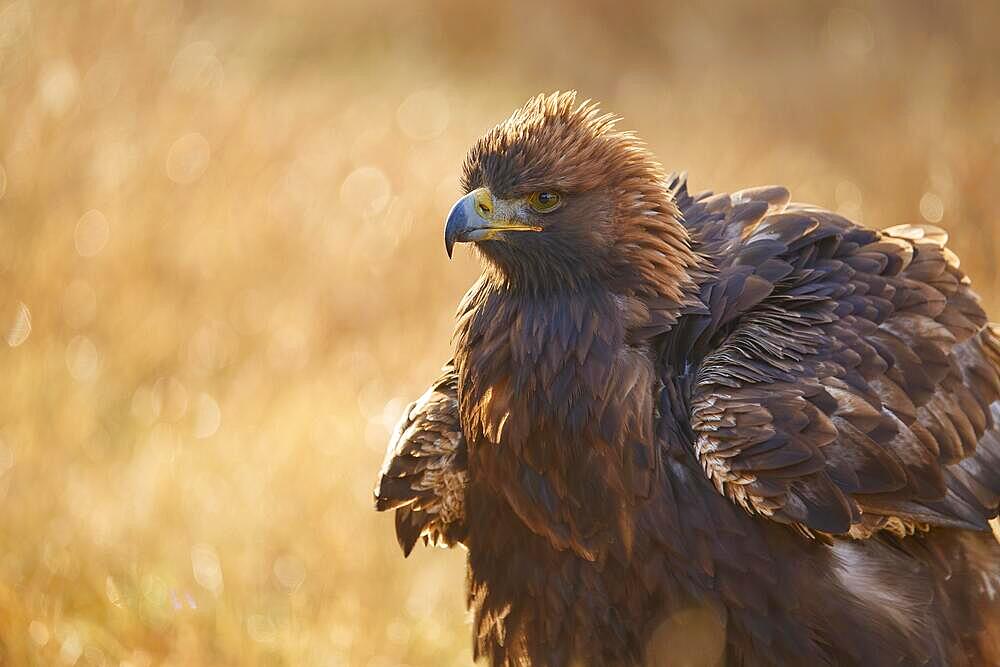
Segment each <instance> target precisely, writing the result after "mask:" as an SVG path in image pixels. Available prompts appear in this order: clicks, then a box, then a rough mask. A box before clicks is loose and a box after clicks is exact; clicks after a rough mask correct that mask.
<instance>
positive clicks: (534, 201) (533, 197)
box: [528, 190, 562, 213]
mask: <svg viewBox="0 0 1000 667" xmlns="http://www.w3.org/2000/svg"><path fill="white" fill-rule="evenodd" d="M561 203H562V197H560V196H559V193H558V192H553V191H552V190H540V191H538V192H532V193H531V194H530V195H529V196H528V206H530V207H531V208H532V209H534V210H535V211H537V212H538V213H549V212H551V211H554V210H556V209H557V208H559V204H561Z"/></svg>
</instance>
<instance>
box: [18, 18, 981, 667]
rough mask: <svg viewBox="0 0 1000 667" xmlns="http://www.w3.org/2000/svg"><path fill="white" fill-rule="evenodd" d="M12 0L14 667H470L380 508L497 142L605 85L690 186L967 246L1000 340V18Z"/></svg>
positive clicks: (464, 260) (467, 268) (424, 559)
mask: <svg viewBox="0 0 1000 667" xmlns="http://www.w3.org/2000/svg"><path fill="white" fill-rule="evenodd" d="M471 5H472V3H469V2H465V1H459V0H432V1H427V2H413V3H396V2H389V1H388V0H379V1H376V2H360V1H359V2H348V3H342V2H321V1H319V0H306V1H302V2H290V3H288V2H285V3H278V2H275V3H266V2H261V1H253V0H251V1H242V2H237V1H235V0H229V1H223V2H207V1H194V0H186V1H184V2H180V1H177V0H88V1H81V2H56V1H52V0H50V1H47V2H45V1H39V2H29V1H26V0H18V1H17V2H13V3H11V2H9V1H7V0H0V378H2V381H0V502H2V507H3V510H2V511H0V664H5V665H6V664H9V665H28V664H45V665H49V664H52V665H59V664H62V665H73V664H79V665H119V666H121V667H125V666H133V667H145V666H149V665H161V664H164V665H250V664H262V665H314V664H315V665H328V666H336V665H352V666H353V665H359V666H362V667H386V666H394V665H410V666H422V665H435V666H437V665H445V666H447V665H467V664H469V663H470V660H471V654H470V650H469V646H470V639H469V635H470V629H469V626H468V624H467V622H466V616H465V611H464V591H463V586H464V583H463V582H464V564H463V556H462V554H461V553H460V552H454V553H452V552H445V551H439V550H427V549H421V548H418V550H417V551H416V552H415V554H414V555H413V556H411V557H410V558H409V559H408V560H404V559H403V558H402V555H401V554H400V552H399V550H398V548H397V546H396V543H395V539H394V536H393V528H392V519H391V516H386V515H377V514H375V513H374V512H373V511H372V496H371V489H372V485H373V482H374V480H375V474H376V471H377V469H378V466H379V464H380V462H381V457H382V452H383V450H384V446H385V442H386V439H387V437H388V435H389V431H390V429H391V428H392V426H393V424H394V422H395V420H396V419H397V417H398V416H399V413H400V411H401V409H402V408H403V406H404V405H405V404H406V402H408V401H409V400H410V399H412V398H413V397H415V396H416V395H418V394H419V393H421V392H422V391H423V389H424V387H425V386H426V384H427V383H428V382H429V381H430V380H431V379H432V378H433V377H434V375H435V373H436V372H437V370H438V367H439V365H440V364H441V362H443V361H444V360H446V359H447V358H448V355H449V337H450V333H451V321H452V315H453V312H454V307H455V305H456V303H457V301H458V299H459V298H460V296H461V294H462V293H463V292H464V290H465V289H466V287H467V286H468V285H469V284H470V283H471V281H472V280H473V278H474V276H475V274H476V272H477V266H476V264H475V262H474V260H473V259H472V258H471V257H470V256H469V254H468V252H467V251H466V250H464V249H463V250H460V251H459V253H458V258H457V259H456V261H453V262H448V261H447V259H446V257H445V254H444V249H443V247H442V224H443V220H444V217H445V215H446V212H447V210H448V208H449V207H450V205H451V203H452V202H453V201H454V199H455V198H456V197H457V196H458V195H459V194H460V193H459V190H458V175H459V170H460V167H461V161H462V159H463V157H464V152H465V150H466V148H467V147H468V146H469V144H470V143H471V142H472V141H473V140H474V139H475V137H476V136H477V135H479V134H480V133H481V132H483V131H484V130H486V129H487V128H488V127H490V126H491V125H492V124H494V123H496V122H497V121H499V120H501V119H502V118H504V117H505V116H506V115H507V114H508V113H509V112H510V111H511V110H512V109H513V108H514V107H515V106H517V105H520V104H521V103H522V102H523V101H524V100H525V99H526V98H527V97H529V96H531V95H533V94H535V93H537V92H540V91H551V90H555V89H562V90H566V89H570V88H576V89H578V90H579V91H580V93H581V96H583V97H593V98H595V99H599V100H601V101H602V102H603V103H604V106H605V108H606V109H607V110H612V111H615V112H618V113H620V114H622V115H623V116H624V117H625V122H624V126H625V127H628V128H634V129H636V130H638V131H639V133H640V135H641V136H643V137H644V138H645V139H646V140H647V141H648V142H649V143H650V144H651V146H652V148H653V149H654V151H655V152H656V153H657V154H658V155H659V156H660V158H661V159H662V160H663V162H664V164H665V165H666V166H667V168H668V169H684V170H687V171H688V172H689V173H690V181H691V186H692V188H693V189H695V190H701V189H712V190H716V191H725V190H732V189H737V188H741V187H746V186H752V185H760V184H767V183H781V184H784V185H787V186H789V187H790V188H791V189H792V192H793V196H794V198H795V199H798V200H808V201H811V202H813V203H816V204H820V205H823V206H827V207H831V208H833V209H836V210H838V211H841V212H842V213H844V214H846V215H848V216H850V217H853V218H855V219H857V220H860V221H863V222H864V223H867V224H870V225H873V226H888V225H894V224H898V223H904V222H920V221H929V222H933V223H936V224H939V225H941V226H943V227H945V228H946V229H948V230H949V231H950V232H951V236H952V247H953V248H954V249H955V250H956V251H957V252H958V254H959V255H960V256H961V257H962V259H963V262H964V266H965V267H966V269H967V270H968V271H969V273H970V274H971V275H972V276H973V278H974V281H975V284H976V285H977V286H978V288H979V291H980V293H981V294H982V295H983V297H984V300H985V302H986V304H987V305H988V307H989V310H990V312H991V313H992V314H993V315H994V317H998V318H1000V276H998V270H997V262H996V260H995V257H996V253H997V250H998V239H997V231H998V230H1000V214H998V210H997V206H996V204H995V202H996V197H997V194H998V184H1000V68H998V66H997V65H998V63H1000V40H997V38H996V28H997V26H998V25H1000V4H997V3H995V2H987V1H983V2H980V3H975V2H948V3H945V2H911V1H897V2H870V3H869V2H845V3H844V4H826V3H820V2H814V3H801V2H797V1H792V0H788V1H781V0H776V1H772V2H766V3H761V2H697V3H695V2H678V3H672V4H669V5H667V4H665V3H663V4H661V3H659V2H639V3H633V4H625V3H602V2H594V3H583V4H581V3H578V2H568V1H566V2H555V3H551V4H547V3H537V2H534V3H517V2H513V3H489V4H482V5H478V6H471Z"/></svg>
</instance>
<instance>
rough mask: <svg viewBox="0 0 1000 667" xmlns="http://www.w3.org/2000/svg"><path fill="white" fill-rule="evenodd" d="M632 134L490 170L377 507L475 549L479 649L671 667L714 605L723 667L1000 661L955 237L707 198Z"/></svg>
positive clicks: (757, 197)
mask: <svg viewBox="0 0 1000 667" xmlns="http://www.w3.org/2000/svg"><path fill="white" fill-rule="evenodd" d="M614 123H615V119H614V118H613V117H611V116H602V115H600V114H599V113H598V112H597V110H596V108H595V107H594V106H593V105H589V104H587V103H584V104H582V105H578V104H576V102H575V99H574V96H573V95H572V94H569V95H553V96H549V97H537V98H535V99H533V100H531V101H530V102H528V104H527V105H525V107H523V108H522V109H520V110H518V111H517V112H515V113H514V115H512V116H511V117H510V118H509V119H508V120H506V121H504V122H503V123H501V124H500V125H498V126H497V127H496V128H494V129H493V130H492V131H490V132H489V133H488V134H487V135H486V136H485V137H484V138H483V139H481V140H480V141H479V142H478V143H477V144H476V146H474V147H473V149H472V151H471V152H470V154H469V158H468V160H467V162H466V165H465V178H464V183H463V184H464V187H465V189H466V191H467V192H469V193H470V194H468V195H467V196H466V197H465V198H463V200H461V201H460V202H459V204H457V205H456V207H455V209H454V210H453V212H452V214H451V216H450V218H449V222H448V228H447V244H448V249H449V252H450V250H451V245H452V244H453V243H454V242H461V241H473V242H475V243H476V246H475V247H476V249H477V251H478V253H479V254H480V255H481V257H482V259H483V264H484V271H483V275H482V277H481V278H480V280H479V281H478V282H477V283H476V284H475V285H474V286H473V287H472V288H471V289H470V290H469V292H468V294H467V295H466V297H465V299H464V300H463V302H462V304H461V306H460V307H459V314H458V321H457V324H456V336H455V359H454V365H453V366H448V367H446V369H445V376H444V377H443V378H442V379H441V380H440V381H439V382H438V383H436V384H435V386H434V387H432V389H431V390H430V392H429V393H428V395H427V396H425V398H424V399H421V401H418V402H417V403H416V404H414V405H413V406H411V407H410V408H409V409H408V410H407V414H406V415H405V416H404V421H403V422H402V424H401V428H400V430H399V431H398V432H397V434H396V436H395V437H394V439H393V442H392V443H391V444H390V449H389V452H388V453H387V457H386V463H385V465H384V466H383V471H382V476H381V479H380V484H379V488H378V489H377V497H378V500H377V504H378V508H379V509H392V508H396V510H397V535H398V536H399V538H400V544H401V545H402V546H403V548H404V551H406V552H407V553H408V552H409V549H410V548H411V547H412V545H413V543H414V542H415V541H416V540H417V539H418V538H419V537H420V536H424V537H425V539H426V540H427V541H433V542H436V543H442V544H445V545H451V544H453V543H456V542H461V543H462V544H463V545H464V546H465V547H466V548H467V549H468V555H469V568H468V569H469V605H470V608H471V609H472V610H473V612H474V615H475V620H474V638H475V652H476V655H477V656H479V657H484V658H486V659H487V660H488V662H489V663H490V664H492V665H570V664H588V665H637V664H646V663H650V664H652V663H656V664H659V662H658V661H661V660H663V659H664V656H666V660H668V661H669V660H670V656H687V655H688V654H689V653H690V651H686V650H685V646H684V641H685V639H684V636H685V633H684V632H681V633H677V632H672V631H670V628H675V627H676V623H675V622H676V619H678V618H680V617H682V616H684V615H685V614H687V615H688V616H686V617H691V616H690V613H691V612H692V610H695V611H696V612H697V614H696V615H695V616H694V617H697V618H700V619H704V618H707V619H709V621H710V622H709V623H708V625H717V626H718V627H719V628H721V630H720V631H719V633H718V634H719V636H720V637H721V638H722V639H720V642H721V646H720V647H719V651H718V652H717V653H716V654H711V652H709V653H707V654H704V656H703V657H705V656H710V657H705V659H706V661H707V662H706V663H705V664H715V662H714V661H717V660H721V661H723V662H724V663H725V664H729V665H799V664H801V665H807V664H808V665H822V664H828V665H833V664H836V665H969V666H972V665H990V664H1000V627H998V625H1000V620H998V619H1000V598H998V592H1000V546H998V545H997V543H996V541H995V540H994V539H993V537H992V535H991V534H990V533H989V530H988V523H987V522H988V520H989V519H991V518H993V517H995V516H996V514H997V504H998V500H1000V430H998V429H1000V426H998V425H997V421H998V419H1000V402H998V399H1000V342H998V337H997V331H996V330H995V329H994V328H992V327H991V326H990V325H988V324H987V320H986V317H985V315H984V313H983V310H982V308H981V307H980V306H979V303H978V299H977V297H976V295H975V294H974V293H973V292H972V290H971V288H970V284H969V280H968V278H966V276H965V275H964V274H963V273H962V272H961V270H960V269H959V266H958V259H957V258H956V257H955V255H954V254H953V253H952V252H951V251H949V250H948V249H947V248H946V247H945V242H946V236H945V234H944V233H943V232H942V231H941V230H938V229H935V228H931V227H926V226H909V225H904V226H898V227H893V228H889V229H885V230H882V231H874V230H870V229H866V228H863V227H860V226H858V225H856V224H854V223H852V222H850V221H849V220H847V219H845V218H843V217H841V216H839V215H836V214H834V213H831V212H829V211H825V210H822V209H819V208H815V207H811V206H805V205H799V204H790V203H789V195H788V192H787V190H785V189H784V188H780V187H769V188H757V189H752V190H745V191H742V192H738V193H734V194H731V195H709V194H703V195H697V196H691V195H689V194H688V192H687V184H686V179H685V178H684V177H683V176H671V177H667V176H665V175H664V174H663V173H662V171H661V169H660V166H659V164H658V163H657V162H656V160H655V159H654V158H653V156H652V155H651V154H650V152H649V151H648V150H647V149H646V148H645V147H644V146H643V144H642V143H641V142H639V141H638V140H637V139H636V138H635V137H634V136H633V135H631V134H629V133H623V132H619V131H617V130H616V129H615V128H614ZM539 193H541V194H539ZM553 202H555V203H554V204H553ZM443 470H447V471H448V472H447V476H448V479H450V480H451V481H452V482H453V483H452V485H451V486H448V485H445V484H443V483H441V482H440V480H441V479H442V471H443ZM456 481H457V482H458V483H460V484H464V489H463V492H462V493H458V494H456V493H455V491H454V489H455V483H454V482H456ZM445 507H446V508H447V510H444V509H442V508H445ZM705 626H706V623H704V622H700V623H699V627H702V628H703V627H705ZM664 637H667V639H666V640H664ZM664 642H665V643H664ZM677 659H678V660H681V659H682V658H680V657H678V658H677ZM683 660H684V661H687V660H688V658H687V657H684V658H683ZM686 664H690V663H687V662H686Z"/></svg>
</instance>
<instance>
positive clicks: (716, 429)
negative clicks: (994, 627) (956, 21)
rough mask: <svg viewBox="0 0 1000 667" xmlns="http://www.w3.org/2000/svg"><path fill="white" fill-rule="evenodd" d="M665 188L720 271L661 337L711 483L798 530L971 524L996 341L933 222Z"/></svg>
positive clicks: (982, 521)
mask: <svg viewBox="0 0 1000 667" xmlns="http://www.w3.org/2000/svg"><path fill="white" fill-rule="evenodd" d="M673 188H674V190H675V192H676V193H677V198H678V203H679V205H680V207H681V209H682V211H683V212H684V213H685V215H686V216H687V217H688V218H689V219H688V226H689V228H690V229H691V230H692V232H693V234H694V235H695V237H696V239H698V240H699V241H700V248H699V249H700V250H701V251H702V252H704V253H705V254H706V255H709V256H710V257H712V259H713V260H714V261H715V263H716V265H717V267H718V269H719V272H718V276H717V280H716V281H711V282H709V283H708V284H706V286H705V289H704V291H703V294H702V296H703V299H704V300H705V302H706V304H707V305H708V306H709V309H710V311H711V314H710V315H705V316H695V317H690V318H688V319H687V320H686V321H685V322H682V323H681V324H680V325H679V329H678V331H675V332H674V335H673V338H674V340H675V341H683V343H682V344H680V345H679V344H678V343H676V342H675V343H673V347H672V348H671V349H670V350H667V351H666V354H667V355H668V359H670V360H671V363H672V365H674V366H675V367H676V365H677V364H683V365H684V366H685V367H687V368H689V369H691V370H690V374H691V394H690V401H691V403H690V406H691V426H692V429H693V431H694V435H695V443H694V447H695V453H696V455H697V456H698V458H699V460H700V462H701V464H702V466H703V468H704V470H705V473H706V475H707V476H708V477H709V478H710V479H711V480H712V482H713V483H714V484H715V486H716V488H717V489H718V491H719V492H720V493H722V494H724V495H725V496H727V497H728V498H730V499H731V500H732V501H734V502H736V503H738V504H739V505H741V506H743V507H744V508H746V509H747V510H748V511H750V512H752V513H756V514H760V515H764V516H767V517H771V518H773V519H775V520H777V521H781V522H785V523H791V524H795V525H797V526H799V527H800V528H802V529H803V530H804V531H805V532H807V533H808V532H809V531H821V532H826V533H834V534H842V533H851V534H852V535H853V536H855V537H867V536H869V535H871V534H872V533H873V532H874V531H877V530H880V529H889V530H893V531H894V532H897V533H899V534H907V533H910V532H912V531H914V530H915V529H918V528H926V527H928V526H932V525H938V526H956V527H964V528H974V529H982V530H985V529H988V526H987V521H988V520H989V519H990V518H992V517H995V516H996V512H997V501H998V495H1000V438H998V433H997V431H996V430H995V427H994V424H995V423H997V421H998V419H1000V405H998V404H997V399H998V398H1000V374H998V368H1000V345H998V340H997V332H996V330H995V329H993V328H991V327H988V326H987V325H986V317H985V314H984V313H983V310H982V308H981V307H980V306H979V303H978V299H977V297H976V295H975V294H974V293H973V292H972V290H971V289H970V286H969V280H968V279H967V278H966V277H965V275H964V274H963V273H962V272H961V271H960V270H959V267H958V259H957V258H956V257H955V255H954V254H953V253H951V252H950V251H949V250H948V249H947V248H946V247H945V242H946V235H945V234H944V232H943V231H941V230H939V229H936V228H933V227H925V226H909V225H906V226H899V227H894V228H891V229H887V230H883V231H882V232H877V231H873V230H869V229H864V228H861V227H859V226H857V225H855V224H853V223H851V222H850V221H848V220H846V219H845V218H843V217H841V216H838V215H836V214H834V213H831V212H829V211H824V210H821V209H817V208H812V207H807V206H801V205H791V206H787V205H786V202H787V201H788V195H787V191H785V190H784V189H783V188H759V189H756V190H748V191H744V192H741V193H736V194H734V195H715V196H706V195H702V196H698V197H690V196H689V195H688V194H687V192H686V187H685V186H684V183H683V179H675V180H674V182H673Z"/></svg>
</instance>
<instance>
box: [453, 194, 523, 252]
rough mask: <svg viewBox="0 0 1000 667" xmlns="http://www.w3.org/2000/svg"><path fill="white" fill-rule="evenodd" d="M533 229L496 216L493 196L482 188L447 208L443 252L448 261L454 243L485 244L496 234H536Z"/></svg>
mask: <svg viewBox="0 0 1000 667" xmlns="http://www.w3.org/2000/svg"><path fill="white" fill-rule="evenodd" d="M540 231H542V228H541V227H539V226H537V225H526V224H524V223H522V222H520V221H519V220H517V219H514V218H509V217H505V216H501V215H497V211H496V206H495V205H494V202H493V195H491V194H490V191H489V190H487V189H486V188H478V189H476V190H473V191H472V192H470V193H469V194H467V195H465V196H464V197H462V198H461V199H459V200H458V201H457V202H455V205H454V206H452V207H451V213H449V214H448V222H447V224H445V226H444V249H445V250H446V251H447V252H448V257H449V258H450V257H451V252H452V249H453V248H454V247H455V244H456V243H469V242H472V241H488V240H490V239H494V238H496V237H497V234H499V233H500V232H540Z"/></svg>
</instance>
